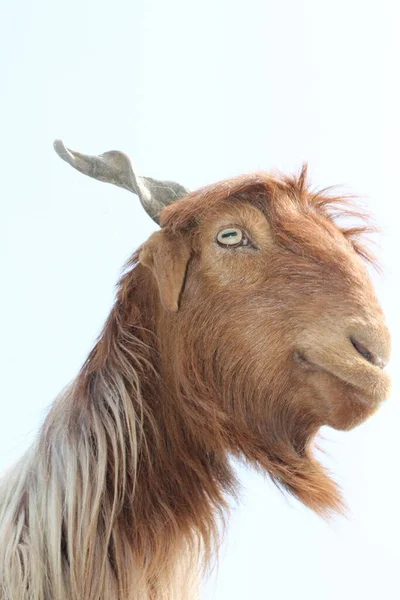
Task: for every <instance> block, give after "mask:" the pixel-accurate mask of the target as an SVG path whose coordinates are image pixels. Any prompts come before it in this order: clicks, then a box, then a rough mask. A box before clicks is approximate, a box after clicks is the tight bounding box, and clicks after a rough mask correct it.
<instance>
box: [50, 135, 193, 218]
mask: <svg viewBox="0 0 400 600" xmlns="http://www.w3.org/2000/svg"><path fill="white" fill-rule="evenodd" d="M54 150H55V151H56V152H57V154H58V156H59V157H60V158H62V159H63V160H65V162H67V163H68V164H70V165H71V166H72V167H74V169H76V170H77V171H80V172H81V173H83V174H84V175H89V177H93V178H94V179H98V180H99V181H105V182H106V183H113V184H114V185H118V186H119V187H122V188H124V189H125V190H129V191H130V192H133V193H134V194H137V195H138V196H139V200H140V202H141V204H142V206H143V208H144V209H145V211H146V212H147V214H148V215H149V216H150V217H151V218H152V219H153V221H155V222H156V223H157V224H158V223H159V216H160V213H161V211H162V209H163V208H164V206H167V205H168V204H170V203H171V202H174V201H175V200H179V198H183V197H184V196H187V194H188V193H189V190H188V189H186V188H185V187H183V186H182V185H180V184H179V183H176V182H175V181H157V180H156V179H151V178H150V177H140V176H139V175H136V174H135V172H134V170H133V168H132V165H131V161H130V160H129V158H128V157H127V156H126V154H124V153H123V152H119V151H118V150H111V151H109V152H104V154H99V155H98V156H89V155H88V154H81V153H80V152H75V151H74V150H70V149H69V148H67V147H66V146H65V145H64V143H63V142H62V141H61V140H55V141H54Z"/></svg>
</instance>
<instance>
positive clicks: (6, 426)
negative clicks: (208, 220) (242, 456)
mask: <svg viewBox="0 0 400 600" xmlns="http://www.w3.org/2000/svg"><path fill="white" fill-rule="evenodd" d="M398 7H399V4H398V2H396V1H395V0H393V1H392V2H390V1H382V0H381V1H374V2H371V1H368V0H364V1H361V0H360V1H357V0H347V1H344V0H335V1H334V2H333V1H326V0H325V1H324V0H304V1H302V0H291V1H290V0H279V1H278V0H275V1H271V0H247V1H246V2H235V1H234V0H214V1H212V0H202V1H201V2H190V1H189V0H186V1H184V0H168V1H166V0H164V1H162V0H146V1H145V0H131V1H128V0H114V2H105V1H103V0H68V2H60V1H59V0H51V1H50V0H47V1H46V0H36V1H35V2H29V1H28V0H19V1H17V0H2V2H1V4H0V44H1V52H0V73H1V84H0V85H1V87H0V134H1V138H0V161H1V162H0V165H1V167H0V168H1V184H2V185H1V188H2V192H1V196H0V202H1V219H0V245H1V296H0V302H1V311H0V316H1V341H2V343H1V346H0V352H1V356H0V364H1V367H2V368H1V387H2V389H1V398H0V403H1V410H0V470H1V469H4V468H6V467H7V466H9V465H10V464H11V463H12V462H13V461H15V460H16V459H17V458H18V456H20V455H21V454H22V452H23V451H24V450H25V449H26V448H27V447H28V445H29V444H30V443H31V442H32V440H33V439H34V437H35V435H36V433H37V431H38V428H39V426H40V423H41V422H42V421H43V419H44V417H45V415H46V412H47V409H48V406H49V404H50V403H51V401H52V400H53V399H54V397H55V396H56V395H57V393H58V392H59V391H60V390H61V388H62V387H63V386H64V385H65V384H66V383H67V382H69V381H70V380H71V379H72V378H73V377H74V376H75V375H76V373H77V371H78V370H79V368H80V366H81V364H82V362H83V361H84V359H85V357H86V355H87V353H88V351H89V349H90V348H91V346H92V343H93V341H94V340H95V338H96V336H97V334H98V333H99V331H100V328H101V326H102V324H103V322H104V320H105V318H106V316H107V313H108V311H109V309H110V307H111V305H112V302H113V295H114V286H115V283H116V281H117V279H118V276H119V273H120V269H121V267H122V265H123V263H124V261H125V260H126V259H127V257H128V256H129V255H130V254H131V253H132V252H133V250H134V249H135V248H137V246H138V245H140V244H141V243H142V242H143V241H144V240H145V239H146V238H147V237H148V236H149V234H150V233H151V232H152V231H154V230H155V229H156V226H155V225H154V224H153V222H152V221H151V220H150V218H148V217H147V216H146V215H144V214H143V212H142V210H141V208H140V205H139V202H138V200H137V198H136V197H135V196H133V195H131V194H129V193H128V192H126V191H124V190H121V189H119V188H116V187H112V186H109V185H105V184H102V183H99V182H97V181H94V180H91V179H89V178H85V177H83V176H82V175H81V174H79V173H77V172H76V171H74V170H73V169H71V167H69V166H68V165H66V164H65V163H63V162H62V161H61V160H60V159H59V158H58V157H57V156H56V154H55V153H54V151H53V149H52V142H53V139H54V138H56V137H60V138H62V139H63V140H64V141H65V143H66V144H67V145H69V146H70V147H71V148H73V149H76V150H80V151H82V152H87V153H101V152H104V151H106V150H111V149H119V150H122V151H125V152H126V153H127V154H129V155H130V157H131V159H132V161H133V164H134V165H135V167H136V169H137V170H138V172H139V173H141V174H143V175H148V176H151V177H156V178H160V179H175V180H177V181H180V182H181V183H182V184H184V185H186V186H188V187H189V188H191V189H195V188H197V187H199V186H201V185H205V184H208V183H212V182H215V181H218V180H221V179H224V178H226V177H230V176H233V175H237V174H240V173H244V172H248V171H251V170H255V169H260V168H262V169H271V168H275V167H276V168H279V169H281V170H284V171H296V170H298V169H299V167H300V165H301V163H302V162H303V161H305V160H306V161H308V163H309V166H310V173H311V178H312V180H313V182H314V183H315V184H316V185H318V186H322V187H324V186H326V185H330V184H343V185H344V188H345V189H346V190H347V191H352V192H354V193H357V194H359V195H360V196H362V198H363V201H364V203H365V205H366V206H367V207H368V208H369V209H370V210H371V211H372V212H373V213H374V215H375V219H376V222H377V223H378V224H379V226H380V227H381V229H382V233H381V235H380V236H379V240H378V241H379V246H378V248H377V253H378V255H379V257H380V259H381V260H382V262H383V264H384V268H385V270H384V275H383V276H378V275H373V277H374V281H375V284H376V287H377V292H378V295H379V297H380V299H381V302H382V304H383V307H384V309H385V310H386V312H387V318H388V323H389V326H390V327H391V329H392V332H393V347H394V351H393V360H392V365H391V372H392V374H393V376H394V387H393V394H392V398H391V399H390V400H389V401H388V402H387V403H386V404H385V405H384V406H383V407H382V409H381V410H380V412H379V413H378V414H377V415H376V416H374V418H373V419H371V420H370V421H369V422H367V423H366V424H364V425H362V426H360V427H359V428H357V429H356V430H354V431H352V432H348V433H339V432H335V431H333V430H330V429H326V430H325V431H323V436H324V438H325V441H324V442H323V448H324V449H325V450H326V452H327V456H326V457H325V458H324V459H323V460H324V462H325V463H326V464H328V465H329V466H330V468H331V469H332V470H333V472H334V473H335V476H336V479H337V480H338V481H339V482H340V484H341V486H342V488H343V491H344V495H345V498H346V500H347V502H348V505H349V515H348V518H347V519H343V518H341V519H339V518H337V519H334V520H333V521H332V522H331V523H329V524H327V523H325V522H324V521H322V520H321V519H320V518H318V517H316V516H315V515H313V514H312V513H311V512H310V511H308V510H306V509H305V508H303V507H302V506H301V505H300V504H299V503H298V502H297V501H295V500H288V499H285V498H284V496H282V494H281V493H280V492H278V491H277V490H276V489H275V487H274V486H272V485H271V484H270V483H269V482H268V480H267V479H264V478H263V477H261V476H260V475H257V474H255V473H254V472H252V471H251V470H247V469H245V468H243V467H241V466H238V471H239V476H240V480H241V482H242V485H243V490H242V495H241V501H240V503H239V504H238V505H235V506H233V509H232V516H231V519H230V528H229V529H228V533H227V535H226V539H225V543H224V545H223V547H222V550H221V557H220V563H219V568H218V571H215V573H214V574H213V575H212V576H211V577H210V578H209V580H208V581H207V582H205V584H204V589H203V599H205V600H228V599H229V600H239V599H240V600H242V599H246V598H252V599H257V600H258V599H260V600H264V599H268V600H289V599H292V598H296V599H297V600H303V599H304V600H305V599H307V600H336V599H339V598H340V600H358V599H361V598H362V599H363V600H376V599H377V598H379V599H384V600H395V599H397V600H398V599H399V598H400V576H399V558H400V549H399V540H400V516H399V512H400V511H399V496H400V485H399V473H400V470H399V458H400V452H399V432H400V410H399V399H398V393H397V392H398V389H399V386H398V382H397V381H396V377H397V373H398V371H399V368H400V356H399V352H398V340H399V334H400V320H399V317H398V308H399V284H400V269H399V266H398V255H399V251H398V239H399V236H398V228H399V218H400V211H399V181H398V171H399V166H398V162H399V139H400V117H399V112H400V86H399V81H400V70H399V61H400V42H399V34H398V31H399V28H400V16H399V8H398ZM0 543H1V540H0Z"/></svg>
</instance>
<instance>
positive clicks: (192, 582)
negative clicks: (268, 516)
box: [0, 170, 367, 600]
mask: <svg viewBox="0 0 400 600" xmlns="http://www.w3.org/2000/svg"><path fill="white" fill-rule="evenodd" d="M282 190H283V191H284V192H285V193H287V194H289V195H291V196H292V197H294V196H295V197H296V199H297V200H296V201H298V202H299V203H301V205H302V206H303V208H304V210H310V211H311V210H313V211H314V212H315V214H316V216H317V217H318V214H319V215H323V214H328V212H327V211H328V210H329V209H331V208H332V206H340V207H342V208H344V209H346V210H347V204H346V202H345V201H344V200H343V199H341V198H334V199H332V198H329V199H328V197H327V196H325V195H323V194H314V195H312V194H311V193H310V192H309V191H308V189H307V186H306V183H305V170H303V171H302V174H301V175H300V177H299V178H297V179H296V178H293V179H290V178H287V179H274V178H271V177H269V176H267V175H266V174H256V175H252V176H244V177H241V178H237V179H235V180H231V181H229V182H224V183H222V184H217V185H216V186H211V187H209V188H205V189H203V190H200V191H199V192H195V193H194V194H192V195H190V196H189V198H188V199H187V200H185V205H184V207H182V206H181V207H178V206H177V205H176V206H175V205H171V206H169V207H168V208H166V209H165V211H164V213H163V216H162V223H163V225H164V227H165V228H167V229H169V230H171V231H176V232H177V231H179V232H185V231H188V230H189V229H190V228H192V227H193V225H194V224H196V223H197V222H198V221H199V219H201V217H202V215H203V214H204V213H206V212H207V213H209V212H210V211H211V210H212V209H213V207H217V205H219V204H221V202H225V201H226V200H227V199H228V197H229V199H230V200H229V201H231V199H235V198H236V199H238V200H240V198H243V197H244V198H245V199H247V200H248V199H251V201H252V202H253V204H256V205H258V206H259V207H260V210H263V211H264V212H265V211H266V212H268V217H269V219H270V220H271V222H272V223H274V219H275V220H276V221H277V220H278V218H280V219H281V222H282V219H283V217H282V215H283V214H284V213H285V206H284V200H282V194H280V201H279V202H278V201H277V200H276V198H277V195H278V191H279V192H281V191H282ZM266 195H267V196H268V202H266V201H265V200H266ZM358 216H360V215H358ZM285 223H286V224H285V225H284V226H282V227H281V228H280V231H281V232H282V233H281V235H282V236H285V231H286V230H285V227H286V229H288V228H289V229H290V227H292V231H291V233H292V234H293V235H292V236H291V238H290V239H292V240H295V239H296V236H299V235H300V234H301V233H300V232H298V231H297V232H296V231H293V229H294V228H295V224H294V223H292V224H291V223H290V222H289V221H288V220H286V221H285ZM363 232H364V229H363V228H362V229H357V230H355V229H348V230H344V233H345V235H347V236H348V237H349V239H353V240H354V241H353V243H354V244H355V248H356V249H357V251H359V252H360V254H363V255H364V256H367V254H366V252H365V250H364V249H363V248H362V246H361V245H359V242H358V235H359V234H360V233H363ZM288 239H289V238H288ZM282 241H283V242H284V243H288V242H287V239H286V238H285V239H284V238H282ZM137 262H138V253H135V254H134V255H133V257H132V258H131V260H130V261H129V263H128V264H127V268H126V272H125V274H124V276H123V277H122V279H121V281H120V283H119V287H118V293H117V298H116V302H115V305H114V307H113V309H112V311H111V314H110V316H109V318H108V320H107V322H106V324H105V327H104V330H103V332H102V334H101V336H100V338H99V340H98V342H97V343H96V345H95V346H94V348H93V350H92V351H91V353H90V355H89V357H88V359H87V361H86V362H85V364H84V366H83V368H82V370H81V371H80V373H79V375H78V377H77V378H76V380H75V381H74V382H73V383H72V384H71V385H69V386H68V387H67V388H66V389H65V390H64V391H63V393H62V394H61V395H60V397H59V398H58V399H57V401H56V402H55V403H54V405H53V407H52V409H51V411H50V413H49V415H48V417H47V418H46V421H45V423H44V425H43V427H42V430H41V432H40V435H39V437H38V439H37V442H36V443H35V444H34V446H33V447H32V448H31V449H30V450H29V451H28V452H27V454H26V455H25V456H24V457H23V458H22V459H21V461H20V462H19V464H18V465H16V466H15V467H14V468H12V469H11V470H10V471H9V473H8V474H6V476H5V477H3V479H2V481H1V482H0V540H1V543H0V599H1V600H116V599H118V600H129V599H132V598H134V599H135V600H167V599H168V600H182V599H183V598H190V599H194V598H195V597H196V594H197V591H196V589H195V587H196V579H197V577H196V576H197V574H198V573H199V571H200V570H201V568H203V567H205V566H206V565H208V564H209V561H210V558H211V556H213V553H214V550H215V549H216V547H217V545H218V531H219V530H220V528H221V525H222V524H223V513H224V512H225V510H226V496H227V494H234V493H235V488H236V481H235V477H234V475H233V472H232V470H231V467H230V465H229V461H228V452H227V451H226V439H225V437H224V433H223V432H224V430H225V429H224V428H225V426H226V415H225V414H223V413H222V411H219V409H218V408H217V406H216V405H215V403H213V401H212V400H213V399H212V394H210V390H203V391H202V392H201V390H200V392H199V394H198V396H197V398H196V400H197V403H196V404H195V403H194V402H189V401H187V402H183V401H182V398H183V396H182V394H181V391H182V390H179V389H178V388H177V387H176V385H175V383H174V382H173V381H171V380H170V379H169V378H168V375H167V374H163V373H162V365H161V360H160V356H161V354H160V353H161V347H160V341H159V338H158V336H157V335H156V330H157V327H156V325H157V324H156V316H155V315H156V313H157V302H158V300H157V291H156V289H155V284H154V282H153V280H152V278H151V277H150V276H149V271H148V269H146V268H145V267H143V266H142V265H140V264H137ZM177 360H178V361H179V357H178V358H177ZM210 360H211V359H210ZM182 364H184V361H183V360H182ZM182 369H183V367H182ZM192 377H193V378H194V380H195V383H196V384H197V385H198V387H199V389H200V387H201V385H202V374H201V373H196V372H194V373H192ZM184 378H185V373H184V372H183V370H182V381H183V384H182V385H184V383H185V382H184ZM243 381H244V379H243ZM188 385H189V384H188ZM191 385H192V384H191ZM207 393H208V396H209V397H207ZM248 393H249V394H251V393H252V391H251V390H248ZM183 424H184V426H183ZM231 425H232V427H231V430H232V431H233V430H234V424H231ZM303 425H304V427H306V424H302V425H301V427H303ZM286 426H287V427H290V426H293V429H295V428H296V427H297V429H298V433H296V435H297V438H298V440H299V446H301V445H303V446H304V447H306V446H307V444H308V443H309V440H308V439H307V436H303V433H302V431H300V429H301V428H300V426H299V425H298V423H294V422H293V423H292V424H290V423H288V424H286ZM207 436H209V437H210V439H211V436H212V439H213V444H212V447H213V448H214V450H213V451H212V452H210V451H206V450H205V447H206V446H207V445H206V444H204V443H203V441H204V439H205V438H207ZM246 443H247V442H245V441H243V443H242V442H241V441H240V439H239V438H238V440H236V449H237V453H238V454H240V453H241V452H242V451H243V453H244V455H245V457H247V458H249V459H250V460H252V461H253V462H255V463H257V464H258V465H260V466H261V467H262V468H265V469H267V470H269V471H270V473H271V475H272V477H273V478H274V479H275V480H276V481H280V482H282V481H283V482H284V484H285V486H286V488H287V489H289V491H293V493H296V495H297V496H298V497H300V498H301V499H302V500H303V501H304V502H306V503H308V504H309V506H311V507H312V508H314V509H315V510H318V511H319V512H322V513H323V512H324V511H325V509H327V510H340V509H341V500H340V497H339V494H338V492H337V489H336V487H335V485H334V484H333V483H331V482H330V480H329V479H328V477H327V476H326V475H325V474H324V473H322V468H320V467H319V466H317V463H316V462H314V463H312V464H311V463H307V469H308V467H309V466H310V464H311V469H309V470H307V472H306V471H305V470H304V467H303V466H302V462H301V458H302V457H300V458H299V457H296V456H295V457H293V456H289V457H288V461H289V464H294V465H297V466H296V468H294V469H293V470H292V471H291V470H290V469H288V468H287V467H286V466H285V463H284V462H283V461H282V460H281V457H279V456H278V457H277V459H276V462H275V463H273V462H272V463H271V462H268V461H267V462H266V459H265V449H264V448H263V447H261V446H257V443H256V440H254V444H253V446H252V447H251V448H250V447H248V446H246ZM263 443H266V442H263ZM273 443H275V444H278V441H277V440H274V441H273ZM241 444H242V447H240V445H241ZM271 447H272V446H271ZM277 447H278V446H277ZM269 450H270V451H271V448H270V449H269ZM304 452H305V450H304ZM296 460H297V463H296V462H293V461H296ZM290 461H292V462H290ZM274 469H275V470H274ZM296 469H297V470H296ZM313 469H314V471H315V472H314V471H313ZM296 486H297V487H296ZM311 492H313V493H316V494H317V495H318V493H320V500H317V501H316V503H315V505H313V504H312V500H310V498H311V496H312V494H311ZM193 576H194V577H193Z"/></svg>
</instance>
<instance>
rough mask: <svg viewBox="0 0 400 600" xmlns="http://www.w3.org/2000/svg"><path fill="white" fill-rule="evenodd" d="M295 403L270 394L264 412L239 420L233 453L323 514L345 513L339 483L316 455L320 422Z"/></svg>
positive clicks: (325, 516)
mask: <svg viewBox="0 0 400 600" xmlns="http://www.w3.org/2000/svg"><path fill="white" fill-rule="evenodd" d="M254 403H255V404H256V405H257V406H260V405H261V403H260V399H255V398H252V400H251V404H253V405H254ZM294 404H295V403H294V402H293V401H284V400H282V398H279V399H276V400H275V401H273V400H271V398H269V400H268V410H267V414H264V415H263V416H262V417H261V415H260V414H259V415H258V417H257V418H256V419H253V420H252V422H251V423H248V422H247V423H242V427H241V430H240V432H239V434H238V435H237V437H236V439H235V446H236V454H237V455H241V456H244V457H245V459H246V460H247V461H248V462H250V463H251V464H252V465H253V466H255V467H256V468H257V469H259V470H261V471H263V472H267V473H268V474H269V476H270V477H271V479H272V481H273V482H274V483H275V484H276V485H277V487H278V488H280V489H281V490H283V491H285V492H288V493H289V494H291V495H293V496H295V497H297V498H298V499H299V500H300V501H301V502H302V503H303V504H305V505H306V506H308V507H309V508H311V509H312V510H313V511H315V512H316V513H318V514H320V515H321V516H322V517H324V518H328V517H329V516H331V515H332V514H335V513H339V514H344V513H345V511H346V507H345V505H344V502H343V498H342V495H341V492H340V489H339V487H338V485H337V484H336V483H335V482H334V481H333V479H332V477H331V475H330V474H329V472H328V471H327V470H326V469H325V468H324V467H323V466H322V465H321V464H320V463H319V462H318V461H317V459H316V457H315V438H316V436H317V434H318V432H319V429H320V426H321V423H318V422H317V420H316V417H315V415H313V413H312V411H309V413H307V412H305V411H304V407H303V408H302V409H299V408H298V409H297V410H296V408H293V405H294ZM263 405H264V406H265V405H266V400H265V397H264V399H263ZM258 412H259V411H258Z"/></svg>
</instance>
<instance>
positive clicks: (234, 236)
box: [217, 227, 248, 248]
mask: <svg viewBox="0 0 400 600" xmlns="http://www.w3.org/2000/svg"><path fill="white" fill-rule="evenodd" d="M217 242H218V244H219V245H220V246H225V247H229V248H235V247H237V246H246V245H247V244H248V239H247V238H246V236H245V234H244V233H243V231H242V230H241V229H239V228H238V227H227V228H226V229H222V231H220V232H219V234H218V235H217Z"/></svg>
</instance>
